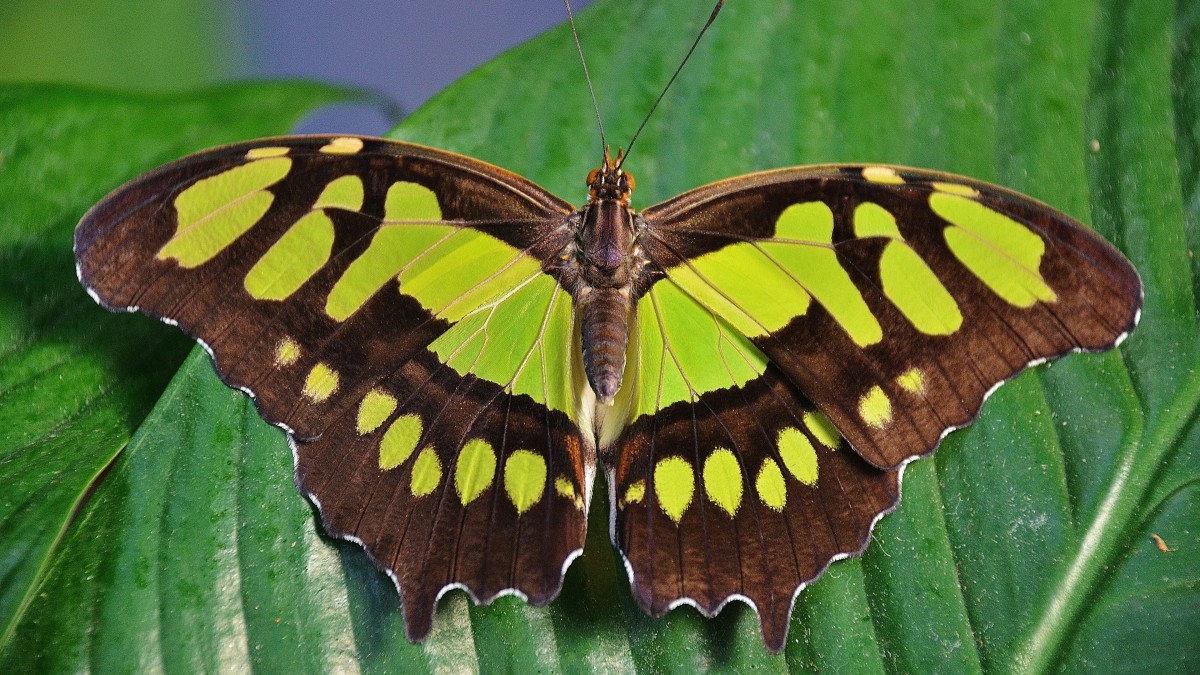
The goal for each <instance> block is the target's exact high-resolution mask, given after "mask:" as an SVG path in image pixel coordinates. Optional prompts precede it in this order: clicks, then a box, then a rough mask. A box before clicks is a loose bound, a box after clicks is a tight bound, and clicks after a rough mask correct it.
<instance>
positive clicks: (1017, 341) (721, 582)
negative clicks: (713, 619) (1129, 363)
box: [600, 166, 1142, 650]
mask: <svg viewBox="0 0 1200 675" xmlns="http://www.w3.org/2000/svg"><path fill="white" fill-rule="evenodd" d="M641 217H642V220H641V223H640V224H641V234H640V237H639V246H640V247H641V248H642V250H643V251H644V252H645V255H646V257H647V258H648V259H649V260H651V261H652V262H653V264H654V265H655V266H656V267H657V268H658V270H659V271H660V272H661V275H660V277H659V278H658V279H657V281H655V282H654V283H653V285H652V286H650V287H649V290H648V291H646V292H645V293H644V294H643V295H642V296H641V297H640V299H639V300H638V301H637V322H636V327H635V330H634V337H633V339H632V340H631V342H630V348H629V364H630V365H629V367H628V369H629V372H628V373H627V376H626V378H627V379H626V385H625V387H626V389H625V390H624V391H623V392H622V395H620V396H618V399H617V411H618V412H619V414H618V415H614V416H613V418H614V419H620V420H627V421H628V422H629V425H628V426H627V427H622V426H621V425H619V424H615V423H612V422H611V421H610V420H606V422H605V424H606V427H605V429H604V431H603V433H602V435H601V438H600V446H601V448H602V452H603V453H604V454H605V455H606V456H613V457H614V460H613V461H612V462H611V467H610V489H611V490H612V493H613V504H614V509H615V517H614V520H613V523H614V527H615V530H614V532H613V538H614V542H615V543H616V544H617V545H618V546H620V548H621V549H622V552H623V553H624V554H625V556H626V559H627V561H628V564H629V567H630V573H631V579H632V583H633V586H634V591H635V594H636V595H637V597H638V599H639V601H640V603H641V604H642V606H643V607H644V608H646V609H647V610H648V611H650V612H651V613H652V614H656V615H657V614H661V613H663V612H665V611H666V610H667V609H669V608H670V607H673V606H674V605H676V604H679V603H681V602H686V603H690V604H694V605H696V606H697V607H699V608H700V609H701V610H702V611H703V612H705V613H706V614H712V613H715V612H716V611H717V610H719V608H720V607H721V606H722V605H723V604H724V603H725V602H727V601H728V600H729V599H731V598H735V597H740V598H744V599H747V600H749V601H750V602H752V603H753V604H754V605H755V606H756V608H757V609H758V612H759V614H760V618H761V621H762V626H763V633H764V638H765V639H766V641H767V644H768V645H769V646H770V647H771V648H772V649H774V650H778V649H781V648H782V646H783V640H784V636H785V634H786V630H787V622H788V618H789V616H790V611H791V605H792V601H793V600H794V597H795V594H796V593H797V592H798V591H799V590H800V589H801V588H803V586H804V585H805V584H807V583H808V582H809V581H811V580H812V579H813V578H815V577H816V576H817V575H819V574H820V573H821V571H822V570H824V569H825V567H826V566H827V565H828V564H829V562H831V561H832V560H835V559H837V558H838V557H841V556H845V555H848V554H853V553H857V552H860V551H861V550H862V549H863V548H864V547H865V545H866V541H867V537H868V536H869V532H870V528H871V526H872V525H873V524H874V522H875V521H876V520H877V519H878V518H879V517H880V516H881V515H882V514H884V513H886V512H888V511H890V510H891V509H892V508H894V506H895V504H896V503H897V500H898V498H899V486H898V480H899V470H900V468H901V467H903V465H904V463H905V462H907V461H909V460H911V459H913V458H916V457H920V456H924V455H927V454H929V453H931V452H933V451H934V449H936V447H937V445H938V444H939V442H940V441H941V439H942V438H944V437H945V435H946V434H947V433H948V432H949V431H950V430H952V429H955V428H958V427H960V426H963V425H966V424H969V423H970V422H971V421H973V420H974V419H975V417H976V416H977V415H978V413H979V410H980V407H981V406H982V404H983V401H984V399H985V398H986V397H987V395H988V394H990V393H991V391H993V390H994V389H995V387H996V386H998V385H999V384H1000V383H1001V382H1004V381H1006V380H1007V379H1009V378H1011V377H1012V376H1014V375H1015V374H1016V373H1018V372H1019V371H1021V370H1022V369H1024V368H1025V367H1027V366H1029V365H1031V364H1034V363H1038V362H1040V361H1043V360H1045V359H1048V358H1053V357H1056V356H1060V355H1063V354H1066V353H1068V352H1071V351H1080V350H1100V349H1107V348H1109V347H1112V346H1113V345H1115V344H1117V343H1118V342H1120V340H1122V339H1123V338H1124V336H1125V335H1127V334H1128V332H1129V331H1130V330H1132V328H1133V326H1134V324H1135V323H1136V321H1137V317H1138V315H1139V311H1140V307H1141V299H1142V293H1141V282H1140V279H1139V278H1138V276H1137V273H1136V271H1135V270H1134V269H1133V267H1132V266H1131V265H1130V264H1129V262H1128V261H1127V260H1125V259H1124V257H1122V256H1121V255H1120V254H1119V253H1118V252H1117V251H1116V249H1114V248H1113V247H1112V246H1111V245H1109V244H1108V243H1107V242H1105V241H1103V240H1102V239H1100V238H1099V237H1098V236H1097V235H1095V234H1094V233H1092V232H1091V231H1089V230H1087V229H1086V228H1085V227H1083V226H1082V225H1080V224H1078V223H1076V222H1075V221H1073V220H1071V219H1070V218H1069V217H1067V216H1065V215H1063V214H1061V213H1058V212H1056V211H1054V210H1052V209H1050V208H1049V207H1047V206H1045V205H1043V204H1039V203H1037V202H1034V201H1033V200H1030V199H1029V198H1027V197H1022V196H1020V195H1017V194H1015V193H1012V192H1009V191H1007V190H1003V189H1001V188H997V187H994V186H990V185H987V184H984V183H980V182H977V181H972V180H969V179H964V178H960V177H955V176H949V175H945V174H938V173H934V172H928V171H917V170H908V169H897V168H892V167H879V166H865V167H864V166H832V167H810V168H799V169H787V170H781V171H775V172H767V173H763V174H753V175H749V176H743V177H740V178H735V179H731V180H727V181H723V182H720V183H715V184H713V185H710V186H707V187H702V188H699V189H696V190H693V191H691V192H688V193H685V194H683V195H681V196H679V197H677V198H675V199H672V200H670V201H668V202H665V203H663V204H660V205H658V206H655V207H651V208H649V209H647V210H646V211H644V212H643V214H642V216H641Z"/></svg>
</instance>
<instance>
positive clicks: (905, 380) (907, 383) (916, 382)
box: [896, 368, 925, 395]
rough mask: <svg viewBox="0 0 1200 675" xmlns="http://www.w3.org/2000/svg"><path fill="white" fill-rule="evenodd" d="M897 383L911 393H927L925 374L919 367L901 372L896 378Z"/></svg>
mask: <svg viewBox="0 0 1200 675" xmlns="http://www.w3.org/2000/svg"><path fill="white" fill-rule="evenodd" d="M896 384H898V385H900V388H901V389H903V390H904V391H907V392H908V393H910V394H917V395H921V394H924V393H925V374H924V373H922V372H921V370H920V369H919V368H909V369H908V370H906V371H904V372H903V373H900V375H899V377H897V378H896Z"/></svg>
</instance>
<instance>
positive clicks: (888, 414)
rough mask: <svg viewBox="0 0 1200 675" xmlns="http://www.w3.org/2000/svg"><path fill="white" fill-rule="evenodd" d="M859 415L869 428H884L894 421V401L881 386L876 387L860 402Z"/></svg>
mask: <svg viewBox="0 0 1200 675" xmlns="http://www.w3.org/2000/svg"><path fill="white" fill-rule="evenodd" d="M858 415H859V417H862V420H863V421H864V422H866V423H867V426H871V427H875V428H876V429H880V428H883V427H885V426H887V425H888V423H890V422H891V421H892V401H891V399H889V398H888V396H887V394H885V393H884V391H883V389H882V388H881V387H880V386H879V385H875V386H874V387H871V388H870V389H869V390H867V393H866V394H864V395H863V397H862V399H861V400H859V402H858Z"/></svg>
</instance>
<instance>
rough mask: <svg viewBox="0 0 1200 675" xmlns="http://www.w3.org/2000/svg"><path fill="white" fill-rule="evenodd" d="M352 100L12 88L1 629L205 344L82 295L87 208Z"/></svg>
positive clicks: (3, 322)
mask: <svg viewBox="0 0 1200 675" xmlns="http://www.w3.org/2000/svg"><path fill="white" fill-rule="evenodd" d="M346 96H347V92H346V91H344V90H341V89H336V88H333V87H329V86H325V85H310V84H280V85H274V86H272V87H271V88H264V87H262V86H253V87H251V86H238V87H226V88H223V89H221V90H213V91H209V92H203V93H201V94H198V95H187V96H174V95H171V96H166V95H164V96H120V95H113V94H102V93H98V92H95V91H86V90H80V89H76V88H72V87H65V86H35V85H9V86H5V87H0V204H3V205H4V208H3V209H2V210H0V308H2V309H0V392H3V393H2V396H3V400H4V403H3V405H0V484H2V485H3V486H4V489H3V490H0V542H2V544H0V550H2V551H3V553H4V554H3V556H0V641H3V640H6V639H7V638H9V637H11V631H12V629H13V627H14V622H15V621H16V619H17V618H18V617H19V615H20V613H21V612H22V611H23V609H24V608H25V607H26V606H27V605H28V603H30V602H32V601H33V600H34V596H33V594H32V592H33V588H34V586H35V585H36V584H37V583H38V580H39V578H40V576H41V574H42V573H43V571H44V570H43V567H44V566H45V565H46V564H47V563H48V562H49V561H50V560H52V558H53V553H54V547H55V546H56V544H57V542H58V540H59V538H60V537H61V536H62V534H63V531H64V529H65V528H66V526H67V525H68V523H69V521H70V518H71V516H72V513H73V511H74V510H75V509H76V508H77V507H78V506H79V505H80V504H81V503H82V502H83V501H84V500H85V499H86V498H87V496H88V495H89V494H90V490H91V488H92V487H93V485H94V484H95V483H96V482H97V481H98V480H99V479H100V478H101V477H102V476H103V473H104V472H105V471H106V470H107V469H108V467H109V465H110V464H111V463H112V462H113V460H114V459H115V458H116V456H117V455H118V453H120V451H121V449H122V448H123V447H124V446H125V444H126V443H127V442H128V441H129V438H130V436H131V434H132V433H133V431H134V430H135V429H136V428H137V427H138V426H139V424H141V422H142V419H143V418H144V417H145V416H146V414H147V412H148V411H149V410H150V408H151V406H153V405H154V402H155V400H156V399H157V398H158V397H159V395H160V394H161V393H162V390H163V387H164V386H165V385H166V383H167V381H168V380H169V379H170V376H171V372H172V371H174V369H175V368H177V367H178V365H179V363H180V361H181V360H182V358H183V356H184V355H185V354H186V350H187V348H188V345H189V341H188V340H186V339H184V338H183V337H182V336H180V335H178V334H176V333H173V332H172V331H164V330H162V329H161V328H160V327H159V326H158V325H157V324H156V323H155V322H153V321H150V320H148V319H143V318H142V317H136V318H135V317H124V318H122V319H119V320H116V321H114V320H113V319H114V318H115V317H112V316H109V315H107V314H105V313H104V312H103V311H100V310H99V308H97V307H96V306H95V304H94V303H92V302H91V301H90V300H89V299H88V298H87V296H86V295H80V287H79V284H78V282H77V281H76V279H75V274H74V269H75V266H74V259H73V257H72V255H71V242H72V231H73V228H74V225H75V223H76V222H77V221H78V219H79V216H81V215H82V214H83V212H84V211H86V210H87V208H88V207H89V206H90V205H91V204H93V203H94V202H95V201H96V200H98V199H99V198H100V197H102V196H104V194H105V193H106V192H108V191H109V190H111V189H112V188H113V187H114V186H116V185H117V184H119V183H120V182H122V181H124V180H128V179H129V178H132V177H133V176H135V175H137V174H138V173H140V172H142V171H144V170H145V169H146V168H147V167H150V166H153V165H155V164H159V163H162V162H165V161H168V160H170V159H173V158H175V157H178V156H179V155H181V154H184V153H187V152H190V151H194V150H198V149H200V148H203V147H206V146H210V145H213V144H219V143H223V142H230V141H233V140H236V139H238V138H243V137H245V136H247V135H263V134H268V133H272V132H275V133H278V132H281V131H284V130H286V129H287V127H288V126H289V125H291V124H293V123H295V121H296V119H297V118H298V117H299V116H300V115H301V114H303V113H304V112H306V111H307V110H310V109H312V108H313V107H316V106H318V105H321V104H324V103H328V102H330V101H334V100H339V99H344V98H346Z"/></svg>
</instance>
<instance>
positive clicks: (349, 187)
mask: <svg viewBox="0 0 1200 675" xmlns="http://www.w3.org/2000/svg"><path fill="white" fill-rule="evenodd" d="M362 204H363V182H362V179H361V178H359V177H358V176H342V177H341V178H335V179H333V180H332V181H330V182H329V184H328V185H326V186H325V189H324V190H321V196H320V197H317V202H316V204H313V209H323V208H339V209H346V210H347V211H358V210H360V209H362Z"/></svg>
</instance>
